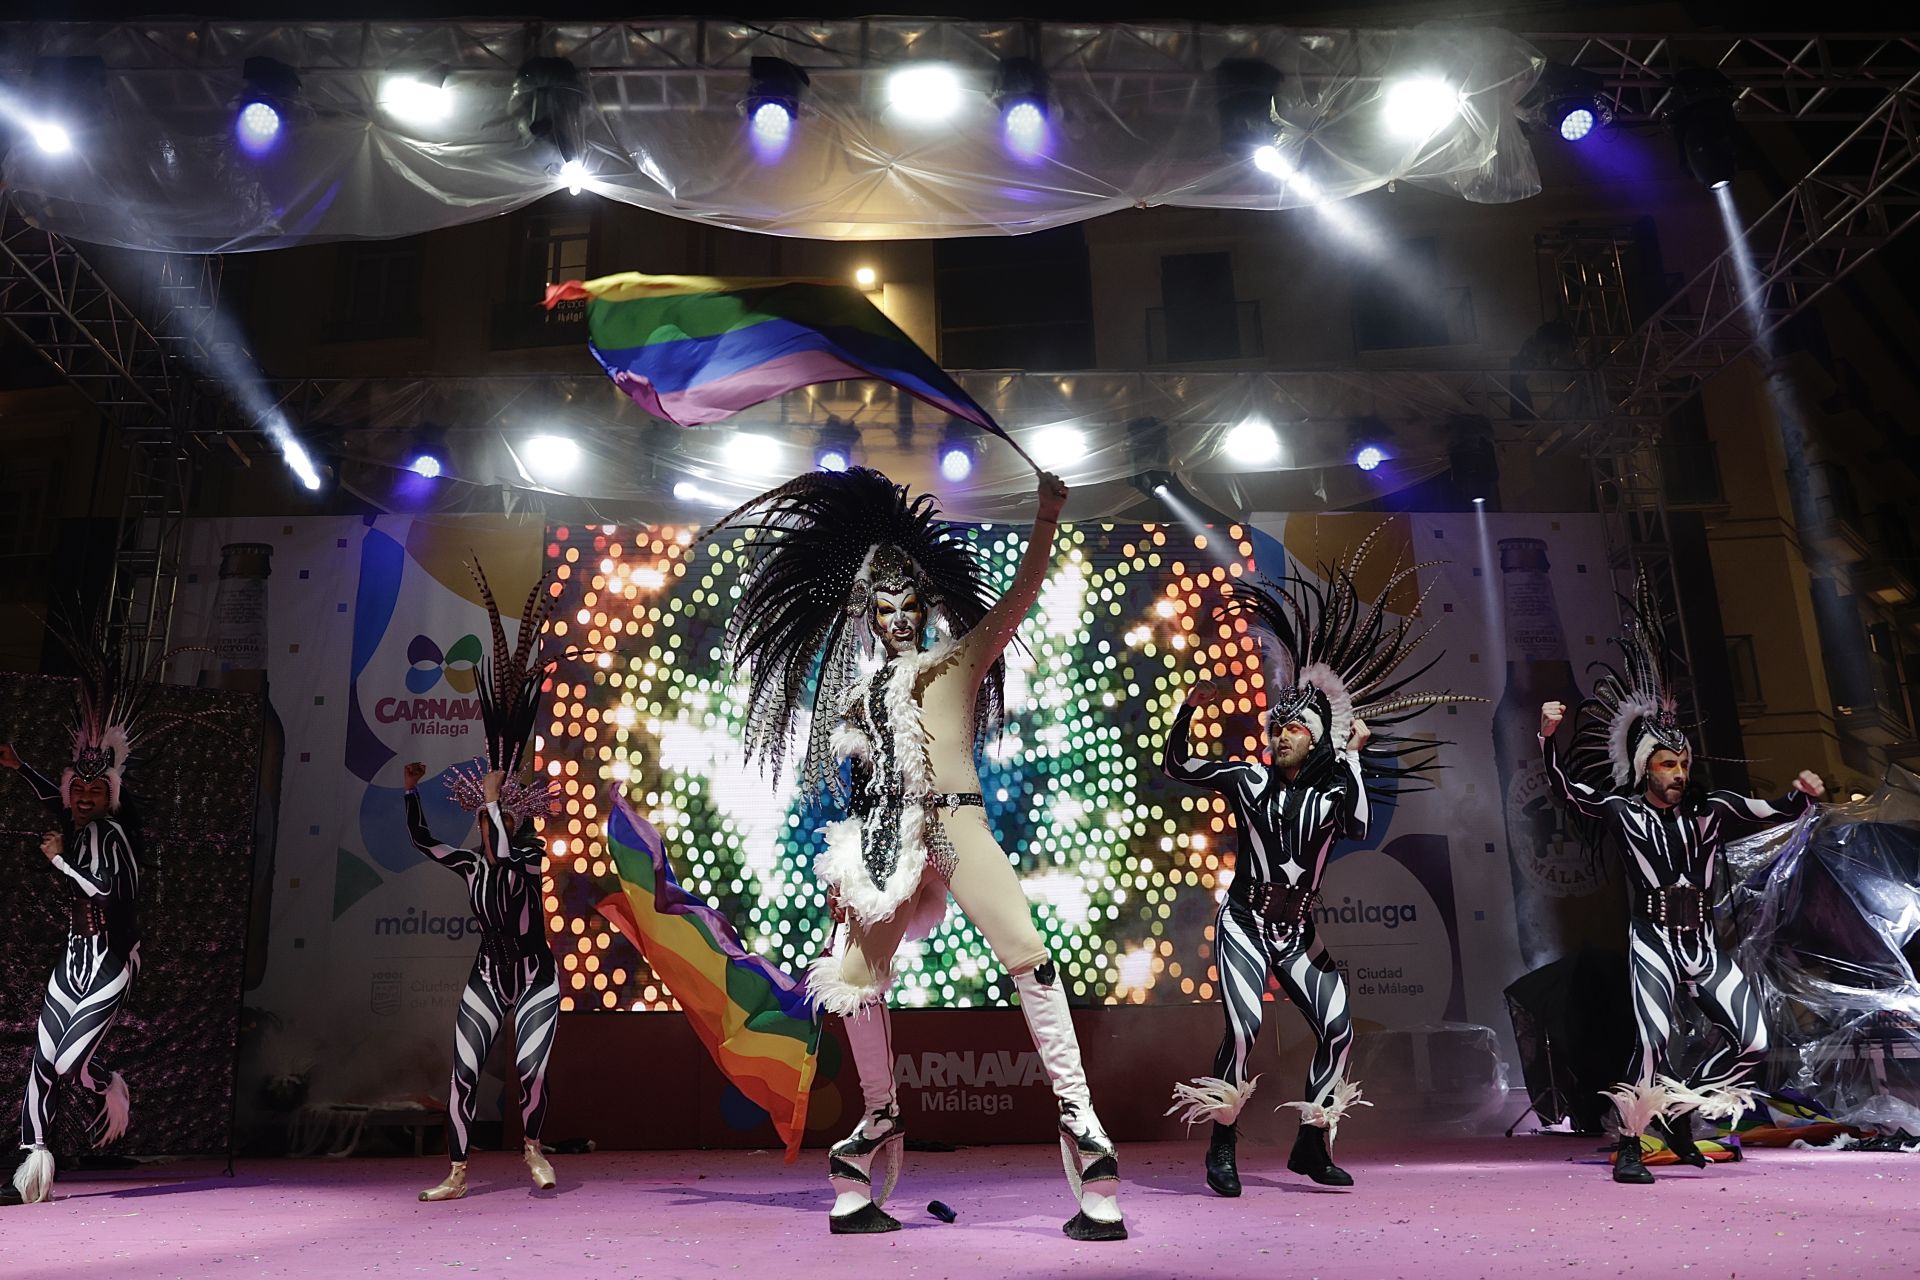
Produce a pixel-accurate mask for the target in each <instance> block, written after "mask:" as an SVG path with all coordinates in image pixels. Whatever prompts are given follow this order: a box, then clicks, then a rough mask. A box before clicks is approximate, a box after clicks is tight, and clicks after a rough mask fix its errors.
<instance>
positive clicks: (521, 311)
mask: <svg viewBox="0 0 1920 1280" xmlns="http://www.w3.org/2000/svg"><path fill="white" fill-rule="evenodd" d="M592 252H593V221H592V219H591V217H589V216H588V215H585V214H581V213H577V212H573V211H571V210H569V211H566V212H561V213H535V214H528V215H527V216H526V221H525V232H524V235H523V237H522V239H521V241H520V246H519V250H518V252H517V253H516V254H515V255H514V266H513V272H512V277H511V279H509V280H508V282H507V288H508V291H509V295H508V297H507V299H506V301H505V302H503V303H501V304H500V306H499V307H498V308H497V309H496V310H495V313H494V345H495V346H496V347H538V346H549V345H564V344H567V343H572V342H579V341H581V340H582V338H583V337H584V335H585V333H586V324H587V304H586V300H585V299H574V300H572V301H568V302H562V303H560V304H559V305H558V306H556V307H554V308H553V310H551V311H549V310H547V308H546V306H545V302H546V296H547V286H549V285H555V284H561V283H563V282H565V281H568V280H584V279H586V278H587V276H588V274H589V271H588V264H589V261H590V260H591V257H592Z"/></svg>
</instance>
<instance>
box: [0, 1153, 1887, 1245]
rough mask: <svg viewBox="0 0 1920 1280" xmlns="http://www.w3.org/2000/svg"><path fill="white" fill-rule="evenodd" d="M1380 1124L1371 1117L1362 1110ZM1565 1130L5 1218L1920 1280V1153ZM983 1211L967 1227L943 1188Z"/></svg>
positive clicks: (230, 1240) (368, 1190) (348, 1193)
mask: <svg viewBox="0 0 1920 1280" xmlns="http://www.w3.org/2000/svg"><path fill="white" fill-rule="evenodd" d="M1360 1127H1361V1128H1364V1125H1363V1126H1360ZM1594 1145H1595V1144H1594V1143H1592V1142H1589V1141H1587V1140H1584V1139H1579V1138H1572V1137H1562V1136H1540V1137H1525V1138H1514V1139H1511V1140H1509V1139H1503V1138H1498V1137H1490V1138H1483V1137H1475V1138H1452V1139H1425V1140H1418V1141H1410V1142H1401V1143H1399V1144H1398V1145H1397V1146H1396V1144H1394V1143H1392V1142H1390V1141H1387V1140H1385V1138H1384V1137H1383V1135H1380V1134H1378V1133H1374V1134H1368V1135H1365V1136H1362V1135H1360V1134H1357V1133H1356V1134H1354V1135H1351V1137H1343V1138H1342V1140H1341V1142H1340V1144H1339V1148H1338V1150H1339V1154H1340V1156H1341V1159H1342V1161H1343V1163H1345V1165H1346V1166H1347V1167H1348V1168H1349V1169H1350V1170H1351V1171H1352V1172H1353V1174H1354V1176H1355V1178H1356V1179H1357V1182H1358V1185H1357V1186H1356V1187H1355V1189H1354V1190H1352V1191H1329V1190H1324V1189H1321V1188H1318V1187H1315V1186H1313V1185H1312V1184H1310V1183H1308V1182H1306V1181H1305V1180H1304V1179H1301V1178H1297V1177H1294V1176H1293V1175H1290V1174H1288V1173H1287V1172H1286V1171H1285V1169H1284V1164H1285V1157H1286V1152H1285V1150H1284V1149H1283V1148H1280V1147H1276V1146H1269V1145H1264V1144H1263V1145H1258V1146H1252V1145H1249V1146H1246V1147H1244V1148H1243V1159H1242V1174H1243V1178H1244V1181H1245V1183H1246V1194H1245V1195H1244V1196H1242V1197H1241V1198H1240V1199H1239V1200H1237V1201H1236V1200H1222V1199H1219V1198H1217V1197H1215V1196H1213V1195H1212V1194H1210V1193H1209V1192H1208V1191H1207V1190H1206V1189H1205V1187H1204V1185H1203V1184H1202V1183H1201V1181H1200V1176H1199V1160H1200V1154H1201V1145H1200V1143H1199V1141H1197V1140H1196V1141H1194V1142H1191V1143H1155V1144H1142V1145H1136V1146H1130V1147H1125V1148H1123V1150H1122V1153H1121V1155H1122V1160H1123V1161H1124V1167H1125V1169H1126V1172H1127V1176H1128V1181H1127V1186H1126V1189H1125V1192H1124V1203H1125V1206H1126V1209H1127V1218H1128V1222H1129V1224H1130V1225H1131V1227H1132V1230H1133V1238H1132V1239H1130V1240H1127V1241H1125V1242H1123V1243H1119V1244H1109V1245H1092V1244H1075V1243H1074V1242H1072V1241H1070V1240H1068V1239H1066V1238H1065V1237H1064V1236H1062V1235H1061V1234H1060V1223H1061V1222H1062V1221H1063V1220H1065V1219H1066V1218H1067V1217H1068V1216H1069V1214H1070V1212H1071V1209H1070V1201H1069V1200H1068V1197H1067V1192H1066V1187H1065V1183H1064V1181H1063V1179H1062V1178H1061V1176H1060V1166H1059V1161H1058V1157H1057V1153H1056V1152H1055V1151H1054V1150H1053V1149H1052V1148H1050V1147H1041V1146H1017V1147H980V1148H973V1149H970V1150H963V1151H958V1152H953V1153H946V1154H931V1153H919V1152H914V1153H910V1154H909V1156H908V1163H907V1168H906V1172H905V1176H904V1178H903V1181H902V1185H901V1187H900V1190H899V1191H898V1193H897V1194H896V1196H895V1199H894V1200H893V1202H892V1204H891V1206H890V1207H891V1208H892V1209H893V1210H895V1211H896V1212H897V1214H898V1216H899V1217H900V1218H901V1220H902V1221H903V1222H904V1223H905V1230H903V1231H901V1232H899V1233H897V1234H894V1235H890V1236H883V1237H871V1238H835V1237H833V1236H831V1235H829V1234H828V1232H827V1227H826V1219H825V1210H826V1206H827V1204H828V1193H827V1189H826V1186H825V1180H824V1179H823V1178H822V1177H821V1176H820V1174H821V1169H820V1165H821V1164H822V1162H823V1161H822V1157H821V1155H820V1154H819V1153H817V1152H812V1151H809V1152H807V1153H805V1156H804V1158H803V1160H802V1161H801V1163H800V1164H799V1165H797V1166H796V1167H793V1168H784V1167H782V1166H781V1164H780V1162H779V1158H778V1156H777V1155H773V1154H770V1153H753V1154H749V1153H744V1152H645V1153H627V1152H621V1153H605V1154H595V1155H587V1156H571V1157H556V1158H555V1159H554V1168H555V1170H556V1171H557V1173H558V1175H559V1179H560V1185H559V1187H558V1188H557V1189H556V1190H554V1191H551V1192H536V1191H534V1190H532V1189H531V1188H530V1187H529V1186H528V1185H527V1183H526V1181H525V1178H524V1170H523V1168H522V1166H521V1165H520V1163H519V1161H518V1160H517V1159H516V1158H514V1157H513V1156H510V1155H506V1154H501V1153H482V1154H480V1155H477V1156H476V1157H475V1159H474V1162H473V1165H472V1174H473V1182H474V1189H473V1191H472V1193H471V1194H469V1195H468V1197H467V1198H466V1199H465V1200H462V1201H458V1202H455V1203H449V1204H438V1205H426V1204H421V1203H419V1202H418V1201H416V1200H415V1199H414V1196H415V1194H416V1193H417V1191H418V1190H419V1189H420V1188H422V1187H425V1186H429V1185H431V1184H432V1183H434V1182H436V1181H438V1179H439V1178H440V1176H441V1175H442V1174H443V1173H444V1172H445V1170H446V1166H445V1164H444V1163H443V1162H441V1161H439V1160H436V1159H426V1160H415V1159H384V1160H382V1159H358V1160H350V1161H322V1160H313V1161H287V1160H280V1161H264V1160H262V1161H253V1160H250V1161H244V1162H242V1163H241V1165H240V1166H239V1169H238V1176H237V1177H235V1178H233V1179H231V1180H230V1179H228V1178H226V1177H225V1176H224V1175H223V1174H222V1172H221V1170H220V1168H219V1166H217V1165H212V1164H173V1165H156V1166H151V1167H150V1168H149V1169H148V1170H146V1171H143V1172H138V1173H135V1174H114V1175H105V1174H75V1175H71V1176H67V1177H63V1178H62V1179H61V1180H60V1182H59V1184H58V1186H57V1190H56V1197H57V1198H56V1200H55V1202H54V1203H52V1204H50V1205H42V1206H25V1207H21V1208H15V1209H8V1210H6V1211H5V1212H4V1213H0V1242H3V1244H0V1256H4V1258H5V1260H6V1265H5V1273H6V1275H7V1276H8V1277H10V1280H61V1278H63V1277H76V1278H78V1277H86V1278H87V1280H106V1278H107V1277H118V1276H129V1277H131V1276H139V1277H142V1278H143V1280H144V1278H151V1280H161V1278H162V1277H172V1276H202V1275H205V1276H236V1277H237V1276H294V1277H301V1276H342V1275H368V1274H375V1273H378V1274H385V1275H417V1274H438V1275H448V1274H461V1275H498V1276H580V1277H598V1276H627V1275H632V1276H649V1277H672V1278H673V1280H682V1278H686V1280H691V1278H694V1277H709V1276H712V1277H741V1276H745V1277H771V1276H776V1275H777V1276H780V1277H782V1280H788V1278H790V1277H798V1276H812V1275H821V1276H829V1275H831V1276H845V1275H848V1274H877V1273H878V1272H877V1270H872V1271H869V1270H862V1271H859V1272H855V1271H853V1270H851V1269H852V1268H863V1269H877V1268H884V1269H885V1273H886V1274H895V1275H912V1276H916V1277H926V1278H932V1277H941V1276H981V1277H986V1276H1051V1275H1081V1276H1100V1277H1122V1276H1128V1277H1132V1276H1137V1277H1156V1278H1160V1277H1169V1276H1223V1277H1233V1276H1247V1277H1273V1276H1286V1277H1292V1276H1300V1277H1309V1276H1325V1277H1332V1276H1350V1277H1403V1276H1404V1277H1420V1278H1421V1280H1437V1278H1444V1280H1465V1278H1467V1277H1481V1276H1540V1275H1546V1274H1554V1275H1567V1276H1585V1275H1596V1276H1597V1275H1606V1276H1614V1275H1622V1274H1630V1273H1632V1272H1633V1271H1635V1270H1637V1269H1645V1270H1647V1271H1648V1272H1649V1273H1657V1274H1660V1275H1669V1276H1670V1275H1678V1274H1680V1273H1681V1272H1682V1271H1683V1270H1684V1269H1686V1268H1688V1267H1691V1269H1692V1270H1693V1271H1694V1272H1695V1273H1697V1274H1700V1275H1704V1276H1736V1275H1737V1276H1739V1277H1741V1278H1742V1280H1753V1278H1755V1277H1769V1276H1806V1275H1823V1276H1824V1275H1832V1274H1841V1275H1847V1276H1851V1277H1865V1276H1910V1275H1912V1274H1913V1273H1914V1270H1915V1266H1916V1262H1920V1225H1916V1224H1915V1223H1914V1222H1913V1220H1912V1218H1911V1211H1912V1206H1913V1204H1914V1201H1915V1197H1916V1194H1920V1166H1916V1165H1915V1164H1914V1163H1913V1161H1912V1160H1911V1158H1909V1157H1903V1156H1899V1155H1869V1154H1857V1153H1829V1152H1818V1151H1795V1150H1764V1151H1758V1152H1755V1153H1754V1154H1753V1155H1752V1156H1751V1157H1750V1158H1749V1159H1748V1160H1746V1161H1745V1162H1743V1163H1739V1164H1724V1165H1714V1166H1711V1167H1710V1168H1708V1169H1705V1170H1700V1171H1696V1170H1692V1169H1680V1170H1678V1171H1676V1170H1674V1169H1672V1168H1670V1167H1669V1168H1659V1169H1656V1170H1655V1175H1656V1176H1657V1177H1658V1178H1659V1182H1658V1184H1657V1185H1655V1186H1652V1187H1623V1186H1616V1185H1614V1184H1613V1183H1612V1182H1611V1181H1610V1180H1608V1178H1607V1176H1606V1174H1605V1172H1604V1171H1603V1170H1602V1169H1601V1168H1600V1167H1599V1166H1597V1165H1592V1164H1581V1163H1577V1161H1579V1160H1582V1159H1585V1158H1590V1156H1591V1152H1592V1150H1593V1147H1594ZM935 1198H938V1199H941V1200H944V1201H945V1202H946V1203H947V1204H949V1205H951V1206H952V1207H953V1208H955V1209H956V1210H958V1211H959V1215H960V1216H959V1220H958V1221H957V1222H956V1223H954V1224H953V1225H951V1226H949V1225H946V1224H943V1223H941V1222H939V1221H938V1220H936V1219H935V1218H933V1217H932V1216H930V1215H929V1214H928V1213H927V1212H926V1204H927V1202H928V1201H929V1200H932V1199H935Z"/></svg>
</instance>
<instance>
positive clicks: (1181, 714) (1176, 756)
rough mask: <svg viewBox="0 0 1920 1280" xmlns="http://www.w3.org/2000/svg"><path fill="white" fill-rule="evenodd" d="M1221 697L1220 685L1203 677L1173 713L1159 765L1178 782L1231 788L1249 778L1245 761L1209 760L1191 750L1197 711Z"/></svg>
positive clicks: (1196, 785)
mask: <svg viewBox="0 0 1920 1280" xmlns="http://www.w3.org/2000/svg"><path fill="white" fill-rule="evenodd" d="M1219 700H1220V690H1219V687H1218V686H1216V685H1215V684H1214V683H1213V682H1212V681H1210V680H1202V681H1201V682H1200V683H1199V684H1196V685H1194V686H1193V688H1192V689H1190V690H1188V691H1187V698H1186V701H1185V702H1182V703H1181V704H1180V710H1178V711H1177V712H1175V713H1174V716H1173V727H1172V728H1171V729H1169V730H1168V731H1167V741H1166V745H1165V746H1164V747H1163V748H1161V752H1160V767H1161V768H1162V769H1164V770H1165V771H1166V774H1167V776H1168V777H1169V778H1172V779H1173V780H1174V781H1175V782H1184V783H1186V784H1187V785H1188V786H1191V787H1205V788H1207V789H1208V790H1210V791H1231V790H1233V789H1234V788H1235V787H1237V786H1239V785H1241V783H1242V782H1243V781H1244V780H1245V779H1246V777H1247V774H1248V773H1249V770H1248V768H1247V765H1246V762H1245V761H1242V760H1208V759H1205V758H1204V757H1201V756H1196V755H1191V754H1189V751H1190V748H1191V742H1190V739H1189V734H1190V733H1191V732H1192V730H1193V717H1194V713H1195V712H1197V711H1199V710H1200V708H1202V707H1208V706H1212V705H1213V704H1214V703H1216V702H1218V701H1219Z"/></svg>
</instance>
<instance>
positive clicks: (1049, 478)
mask: <svg viewBox="0 0 1920 1280" xmlns="http://www.w3.org/2000/svg"><path fill="white" fill-rule="evenodd" d="M1039 497H1040V518H1041V519H1042V520H1053V519H1057V518H1058V517H1059V515H1060V509H1061V508H1062V507H1064V506H1066V505H1067V482H1066V481H1064V480H1062V479H1061V478H1060V477H1059V476H1057V475H1055V474H1053V472H1051V471H1042V472H1041V473H1040V490H1039Z"/></svg>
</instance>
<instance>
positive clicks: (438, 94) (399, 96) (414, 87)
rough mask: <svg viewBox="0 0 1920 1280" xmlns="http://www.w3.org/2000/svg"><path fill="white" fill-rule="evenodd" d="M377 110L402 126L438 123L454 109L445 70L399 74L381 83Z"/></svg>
mask: <svg viewBox="0 0 1920 1280" xmlns="http://www.w3.org/2000/svg"><path fill="white" fill-rule="evenodd" d="M379 100H380V109H381V110H383V111H385V112H386V113H387V114H388V115H390V116H392V117H393V118H394V119H395V120H398V121H399V122H400V123H402V124H438V123H440V122H441V121H442V120H445V119H446V118H447V114H448V113H449V112H451V111H452V110H453V90H452V89H450V88H448V87H447V72H446V68H444V67H435V68H433V69H431V70H422V71H399V72H395V73H394V74H393V75H390V76H388V77H387V78H386V79H384V80H382V81H381V82H380V99H379Z"/></svg>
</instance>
